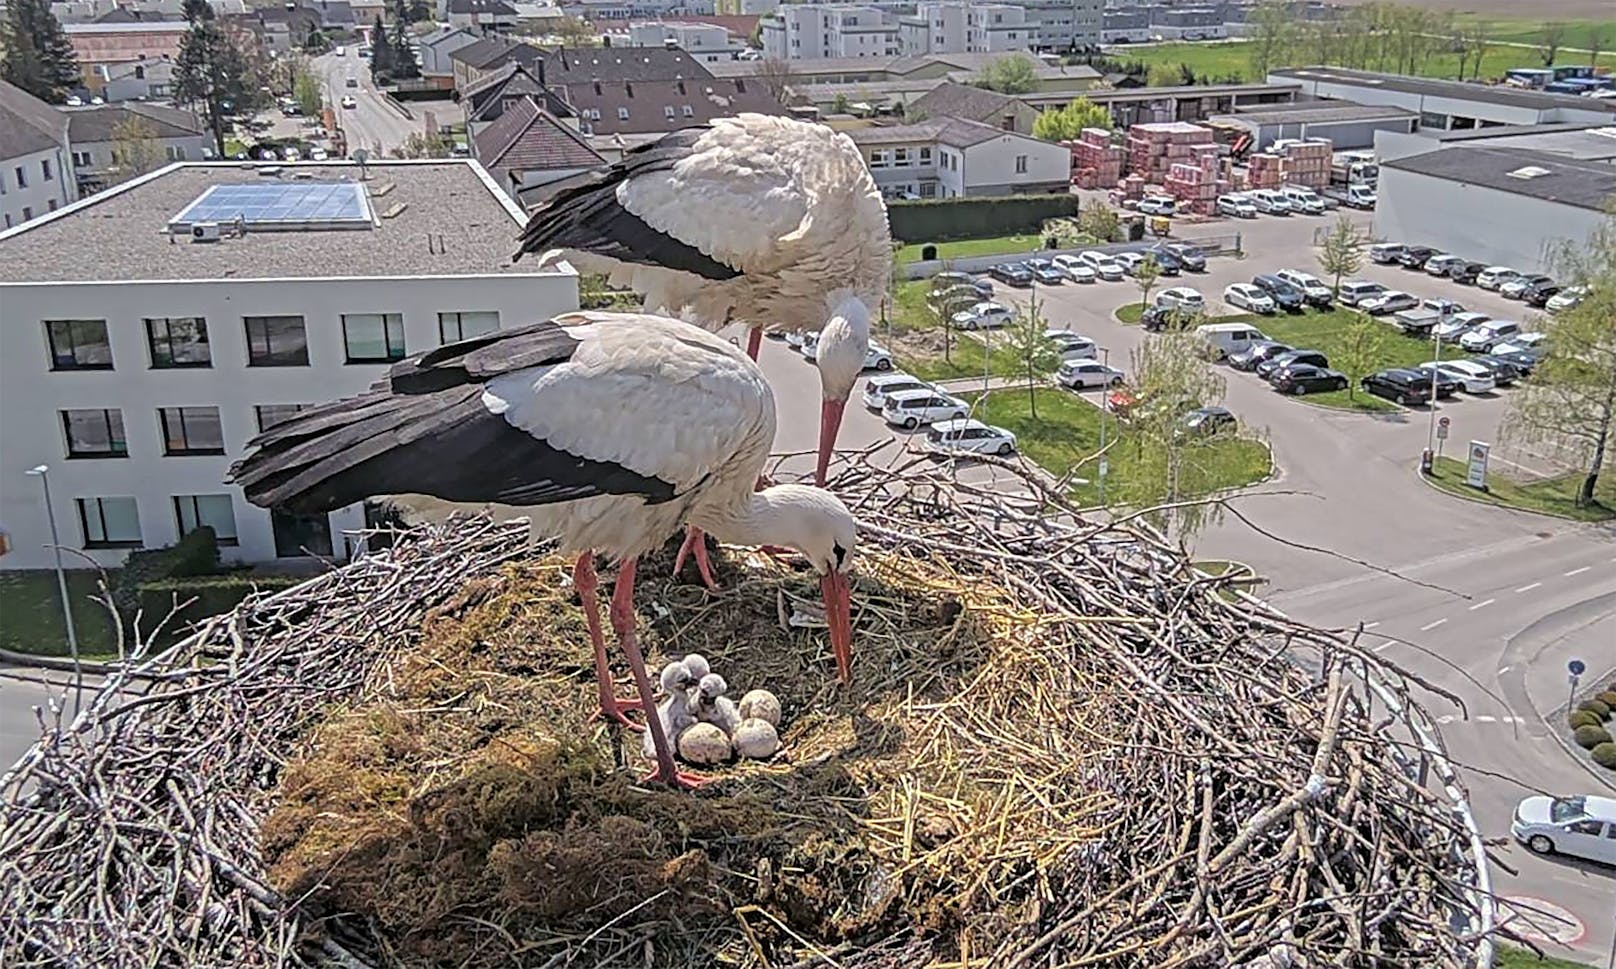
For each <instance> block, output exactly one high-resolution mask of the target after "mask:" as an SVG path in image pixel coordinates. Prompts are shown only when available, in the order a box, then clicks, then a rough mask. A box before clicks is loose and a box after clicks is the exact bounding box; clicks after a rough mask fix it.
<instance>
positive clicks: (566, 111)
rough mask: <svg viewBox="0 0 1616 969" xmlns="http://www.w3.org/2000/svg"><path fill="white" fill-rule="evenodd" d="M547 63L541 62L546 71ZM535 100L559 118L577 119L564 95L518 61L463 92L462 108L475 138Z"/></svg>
mask: <svg viewBox="0 0 1616 969" xmlns="http://www.w3.org/2000/svg"><path fill="white" fill-rule="evenodd" d="M542 64H543V62H542V61H541V62H539V65H538V66H540V67H542ZM528 98H534V99H536V100H537V101H538V103H539V105H540V106H541V107H542V108H543V109H544V110H545V111H547V112H549V113H550V114H552V115H554V116H555V117H558V118H568V119H572V118H576V117H577V115H576V113H575V112H574V111H573V110H572V108H571V107H570V106H569V105H568V104H567V103H566V101H564V100H563V99H562V97H561V95H560V94H559V93H557V92H555V91H552V90H550V89H549V88H547V87H545V86H544V84H543V83H542V82H541V81H540V80H539V77H538V72H537V70H529V69H528V68H526V67H523V66H522V65H521V64H518V63H515V62H514V61H513V62H511V63H509V64H506V65H505V66H503V67H501V68H499V69H498V70H495V71H493V72H492V73H489V74H485V75H483V76H482V77H480V78H478V79H477V80H476V81H475V82H473V83H472V85H471V86H470V87H468V88H466V89H465V90H464V91H462V92H461V95H460V108H461V110H462V111H463V112H464V113H465V121H466V134H467V135H469V136H472V137H475V136H476V135H477V133H478V132H480V131H481V130H482V129H483V128H485V127H487V126H488V125H490V124H492V123H493V122H495V121H497V120H499V117H500V115H502V114H504V113H505V109H506V108H508V107H510V106H511V105H512V104H515V103H517V102H520V101H523V100H526V99H528Z"/></svg>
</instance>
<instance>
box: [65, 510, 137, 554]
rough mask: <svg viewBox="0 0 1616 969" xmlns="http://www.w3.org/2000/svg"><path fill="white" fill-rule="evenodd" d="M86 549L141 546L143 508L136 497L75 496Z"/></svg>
mask: <svg viewBox="0 0 1616 969" xmlns="http://www.w3.org/2000/svg"><path fill="white" fill-rule="evenodd" d="M74 503H75V504H76V505H77V506H78V510H79V527H80V528H82V529H83V530H84V547H85V548H139V547H140V546H141V541H140V511H139V509H137V508H136V507H135V499H133V498H75V499H74Z"/></svg>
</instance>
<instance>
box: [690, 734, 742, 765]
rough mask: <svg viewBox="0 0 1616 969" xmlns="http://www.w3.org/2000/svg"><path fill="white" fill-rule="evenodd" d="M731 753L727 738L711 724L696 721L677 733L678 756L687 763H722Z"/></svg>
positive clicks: (731, 749)
mask: <svg viewBox="0 0 1616 969" xmlns="http://www.w3.org/2000/svg"><path fill="white" fill-rule="evenodd" d="M733 753H734V750H733V748H731V747H730V743H729V738H728V737H726V736H725V735H724V731H722V730H720V729H718V727H716V726H714V725H713V724H710V723H698V724H696V725H694V726H692V727H690V728H689V729H687V730H686V731H685V732H684V733H682V734H680V735H679V756H680V757H681V758H683V759H684V760H685V761H686V762H687V763H691V764H700V765H702V766H708V765H711V764H722V763H723V762H724V761H726V760H729V758H730V755H731V754H733Z"/></svg>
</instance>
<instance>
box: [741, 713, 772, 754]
mask: <svg viewBox="0 0 1616 969" xmlns="http://www.w3.org/2000/svg"><path fill="white" fill-rule="evenodd" d="M734 739H735V750H736V752H737V753H739V754H740V755H741V756H742V757H750V758H752V759H753V760H766V759H768V758H770V757H773V756H774V752H775V751H777V750H779V749H780V735H779V734H778V733H776V732H775V729H774V724H772V723H770V722H769V721H767V720H761V719H759V718H757V717H752V718H751V719H749V720H742V721H741V725H740V726H738V727H736V728H735V738H734Z"/></svg>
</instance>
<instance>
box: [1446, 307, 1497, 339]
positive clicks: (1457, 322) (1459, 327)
mask: <svg viewBox="0 0 1616 969" xmlns="http://www.w3.org/2000/svg"><path fill="white" fill-rule="evenodd" d="M1489 319H1491V317H1489V316H1488V315H1487V314H1486V313H1455V314H1453V315H1452V316H1450V317H1448V318H1447V319H1445V320H1443V321H1442V322H1440V323H1438V324H1437V325H1436V326H1435V327H1434V328H1433V329H1432V330H1431V335H1432V336H1433V337H1436V338H1437V339H1438V340H1443V341H1445V342H1448V343H1452V342H1454V341H1456V340H1458V339H1459V338H1460V337H1462V336H1464V335H1465V334H1466V333H1469V332H1470V331H1471V330H1474V329H1475V328H1476V327H1478V326H1480V325H1481V324H1483V323H1485V322H1487V321H1488V320H1489Z"/></svg>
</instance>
